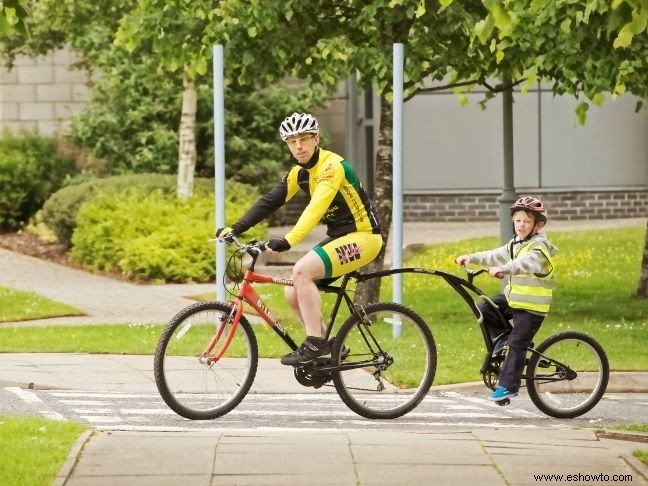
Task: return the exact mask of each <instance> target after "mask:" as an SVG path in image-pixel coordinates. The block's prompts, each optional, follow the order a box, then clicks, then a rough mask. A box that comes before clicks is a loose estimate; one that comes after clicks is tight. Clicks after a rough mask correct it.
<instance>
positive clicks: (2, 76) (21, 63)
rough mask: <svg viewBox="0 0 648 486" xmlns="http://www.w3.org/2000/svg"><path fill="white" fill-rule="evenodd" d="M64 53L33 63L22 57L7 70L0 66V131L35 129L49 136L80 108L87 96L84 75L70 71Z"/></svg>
mask: <svg viewBox="0 0 648 486" xmlns="http://www.w3.org/2000/svg"><path fill="white" fill-rule="evenodd" d="M74 60H75V58H74V54H73V53H72V52H70V51H69V50H67V49H63V50H60V51H56V52H53V53H51V54H48V55H47V56H42V57H39V58H36V59H33V58H28V57H24V56H21V57H19V58H18V59H16V62H15V65H14V67H13V68H12V69H11V70H9V69H7V68H6V67H4V66H0V129H3V128H8V129H10V130H12V131H16V130H19V129H21V128H27V129H36V130H38V132H39V133H40V134H41V135H52V134H54V133H55V132H57V131H60V130H61V129H62V128H64V127H65V126H66V123H67V120H68V119H69V118H70V116H72V115H73V114H74V113H76V112H78V111H79V110H80V109H81V107H82V106H83V102H84V101H85V100H86V98H87V96H88V87H87V77H86V75H85V73H83V72H81V71H77V70H71V69H70V65H71V64H72V63H73V62H74Z"/></svg>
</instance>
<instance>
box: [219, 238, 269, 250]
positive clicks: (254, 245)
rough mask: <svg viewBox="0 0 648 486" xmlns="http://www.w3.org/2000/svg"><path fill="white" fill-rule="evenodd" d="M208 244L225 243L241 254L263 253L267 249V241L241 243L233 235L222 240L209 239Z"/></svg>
mask: <svg viewBox="0 0 648 486" xmlns="http://www.w3.org/2000/svg"><path fill="white" fill-rule="evenodd" d="M209 241H210V242H212V243H213V242H217V243H225V244H226V245H234V246H236V248H237V250H240V251H242V252H246V253H250V252H253V253H263V252H264V251H266V250H267V249H268V242H267V241H256V240H251V241H250V242H249V243H247V244H245V243H241V241H240V240H239V239H238V238H237V237H236V236H233V235H228V236H226V237H224V238H211V239H210V240H209Z"/></svg>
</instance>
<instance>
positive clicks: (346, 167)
mask: <svg viewBox="0 0 648 486" xmlns="http://www.w3.org/2000/svg"><path fill="white" fill-rule="evenodd" d="M279 135H280V136H281V139H282V140H283V141H284V142H286V144H287V145H288V148H289V149H290V152H291V154H292V156H293V158H294V159H295V164H294V165H293V166H292V167H291V168H290V170H289V171H288V172H287V173H286V174H285V175H284V176H283V177H282V178H281V180H280V181H279V182H278V183H277V184H276V185H275V186H274V187H273V188H272V189H271V190H270V191H269V192H268V193H267V194H265V195H264V196H262V197H261V198H260V199H259V200H258V201H257V202H256V203H255V204H254V205H253V206H252V208H250V209H249V210H248V211H247V213H245V215H244V216H243V217H242V218H241V219H239V220H238V221H237V222H236V223H234V224H233V225H232V226H231V227H226V228H219V229H218V230H217V231H216V236H217V237H218V238H220V239H224V240H227V237H228V236H238V235H240V234H242V233H244V232H245V231H247V230H248V229H250V228H251V227H253V226H254V225H255V224H257V223H259V222H260V221H262V220H264V219H265V218H266V217H267V216H268V215H270V214H271V213H272V212H274V211H276V210H277V209H279V208H280V207H281V206H283V205H284V204H286V203H287V202H288V201H290V200H291V199H292V198H293V196H294V195H295V194H296V193H297V191H298V190H299V189H301V190H302V191H304V192H305V193H306V196H307V198H308V200H309V201H308V205H307V206H306V208H305V209H304V211H303V212H302V214H301V216H300V217H299V219H298V221H297V223H296V224H295V226H294V227H293V229H292V230H291V231H289V232H288V233H287V234H286V235H285V236H284V237H283V238H273V239H271V240H270V241H269V242H268V248H269V249H270V250H272V251H276V252H283V251H287V250H290V248H292V247H294V246H295V245H296V244H297V243H299V242H300V241H301V240H303V239H304V237H305V236H306V235H307V234H308V233H309V232H310V231H311V230H312V229H313V228H314V227H315V226H316V225H317V224H318V223H319V222H320V220H321V221H322V222H323V223H325V224H326V225H327V236H328V238H326V239H325V240H324V241H322V242H320V243H319V244H318V245H317V246H315V248H313V249H312V250H311V251H309V252H308V253H307V254H306V255H305V256H303V257H302V258H301V259H300V260H299V261H298V262H297V263H296V264H295V266H294V267H293V271H292V281H293V286H292V287H290V286H286V287H285V294H286V299H287V300H288V302H289V304H290V306H291V307H292V309H293V310H294V311H295V313H296V314H297V317H298V318H299V320H300V321H301V323H302V325H303V326H304V328H305V330H306V340H305V341H304V343H303V344H302V345H301V346H300V347H299V348H297V349H296V350H295V351H293V352H292V353H289V354H287V355H285V356H283V357H282V358H281V363H282V364H285V365H292V366H298V365H303V364H306V363H309V362H311V361H313V360H315V359H316V358H320V357H322V356H327V355H329V354H330V352H331V342H330V341H327V340H326V339H325V338H324V337H323V336H324V326H323V319H322V309H321V306H322V304H321V298H320V294H319V292H318V290H317V286H316V282H317V281H319V280H322V279H332V280H335V279H336V278H337V277H340V276H341V275H345V274H347V273H350V272H352V271H354V270H357V269H358V268H360V267H362V266H364V265H366V264H367V263H369V262H371V261H372V260H374V259H375V258H376V257H377V256H378V254H379V253H380V250H381V248H382V244H383V240H382V235H381V231H380V225H379V223H378V219H377V218H376V215H375V212H374V209H373V207H372V203H371V200H370V199H369V197H368V196H367V193H366V192H365V190H364V188H363V187H362V184H361V183H360V181H359V180H358V178H357V176H356V174H355V172H354V170H353V168H352V167H351V165H350V164H349V163H348V162H347V161H345V160H344V158H342V157H341V156H340V155H337V154H335V153H333V152H330V151H328V150H325V149H323V148H320V146H319V142H320V137H319V124H318V122H317V119H316V118H315V117H314V116H313V115H311V114H308V113H293V114H292V115H291V116H289V117H287V118H286V119H285V120H284V121H283V122H282V123H281V126H280V127H279Z"/></svg>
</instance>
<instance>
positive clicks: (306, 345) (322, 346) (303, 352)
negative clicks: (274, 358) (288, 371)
mask: <svg viewBox="0 0 648 486" xmlns="http://www.w3.org/2000/svg"><path fill="white" fill-rule="evenodd" d="M329 354H331V346H330V344H329V343H328V342H327V341H325V340H324V339H323V338H317V337H313V336H308V337H307V338H306V341H304V342H303V343H302V345H301V346H299V347H298V348H297V349H295V350H294V351H293V352H292V353H288V354H287V355H285V356H282V357H281V364H283V365H288V366H297V365H303V364H307V363H310V362H311V361H313V360H314V359H316V358H321V357H323V356H326V355H329Z"/></svg>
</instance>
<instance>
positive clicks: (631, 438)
mask: <svg viewBox="0 0 648 486" xmlns="http://www.w3.org/2000/svg"><path fill="white" fill-rule="evenodd" d="M594 433H595V434H596V437H597V438H599V439H611V440H622V441H625V442H636V443H637V449H648V433H643V432H633V431H625V430H609V429H602V430H595V431H594ZM644 444H646V446H645V447H643V445H644ZM620 455H621V458H622V459H623V460H624V461H625V462H626V463H627V464H628V466H630V467H631V468H632V469H634V470H635V471H637V473H639V475H640V476H642V477H643V478H644V479H645V480H648V465H647V464H644V462H643V461H640V460H639V459H637V458H636V457H635V456H633V455H632V454H628V453H621V454H620Z"/></svg>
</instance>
